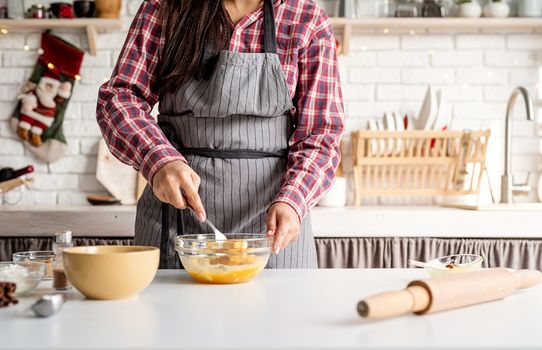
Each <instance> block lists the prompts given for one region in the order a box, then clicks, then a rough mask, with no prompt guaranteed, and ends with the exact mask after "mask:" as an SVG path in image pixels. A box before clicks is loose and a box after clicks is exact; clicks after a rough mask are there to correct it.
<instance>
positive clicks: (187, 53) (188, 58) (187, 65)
mask: <svg viewBox="0 0 542 350" xmlns="http://www.w3.org/2000/svg"><path fill="white" fill-rule="evenodd" d="M161 21H162V31H163V32H164V37H165V46H164V49H163V52H162V57H161V60H160V71H159V73H160V81H159V85H160V90H161V91H172V90H174V89H175V87H178V86H179V83H182V82H184V81H186V80H187V79H188V78H189V77H192V76H194V75H195V74H197V72H198V69H199V66H200V63H201V60H202V57H203V55H204V52H205V48H206V45H208V44H210V45H212V47H215V48H217V49H220V48H221V47H222V46H223V45H224V43H225V42H229V39H230V35H231V26H230V20H229V17H228V14H227V12H226V9H225V8H224V5H223V2H222V0H162V1H161Z"/></svg>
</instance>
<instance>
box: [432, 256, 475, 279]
mask: <svg viewBox="0 0 542 350" xmlns="http://www.w3.org/2000/svg"><path fill="white" fill-rule="evenodd" d="M483 261H484V258H482V257H481V256H480V255H475V254H456V255H447V256H443V257H440V258H436V259H433V260H430V261H428V262H427V264H428V265H430V266H433V267H434V268H435V269H427V271H428V272H429V274H430V275H431V276H432V277H437V276H442V275H446V274H449V273H461V272H469V271H476V270H479V269H481V268H482V262H483Z"/></svg>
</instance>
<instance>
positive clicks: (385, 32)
mask: <svg viewBox="0 0 542 350" xmlns="http://www.w3.org/2000/svg"><path fill="white" fill-rule="evenodd" d="M382 32H383V33H384V34H388V33H389V32H390V30H389V29H388V28H384V30H383V31H382Z"/></svg>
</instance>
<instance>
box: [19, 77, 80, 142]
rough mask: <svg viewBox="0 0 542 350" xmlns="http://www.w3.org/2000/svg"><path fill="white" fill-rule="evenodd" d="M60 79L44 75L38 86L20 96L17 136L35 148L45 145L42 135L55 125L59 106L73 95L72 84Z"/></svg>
mask: <svg viewBox="0 0 542 350" xmlns="http://www.w3.org/2000/svg"><path fill="white" fill-rule="evenodd" d="M59 79H60V77H59V76H55V74H54V73H49V74H44V75H43V76H42V77H41V78H40V81H39V82H38V85H37V86H35V87H32V86H31V87H30V88H29V90H28V91H27V92H26V93H25V94H23V95H21V96H19V99H20V100H21V110H20V117H19V124H18V126H17V135H19V137H20V138H21V139H23V140H25V141H29V142H30V144H31V145H32V146H34V147H39V146H41V145H42V144H43V140H42V137H41V135H42V134H43V132H44V131H45V130H47V128H49V127H50V126H51V125H52V124H53V122H54V120H55V114H56V111H57V106H58V105H60V104H62V103H63V102H64V101H65V100H66V99H68V98H69V97H70V95H71V91H72V84H71V83H70V82H69V81H65V82H60V80H59Z"/></svg>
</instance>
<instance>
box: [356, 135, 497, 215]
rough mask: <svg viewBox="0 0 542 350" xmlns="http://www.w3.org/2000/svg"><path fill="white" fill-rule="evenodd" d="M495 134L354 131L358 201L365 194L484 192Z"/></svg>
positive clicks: (459, 193)
mask: <svg viewBox="0 0 542 350" xmlns="http://www.w3.org/2000/svg"><path fill="white" fill-rule="evenodd" d="M490 134H491V132H490V130H485V131H423V130H415V131H368V130H360V131H355V132H353V133H352V134H351V147H352V160H353V166H354V168H353V170H354V183H355V197H354V205H356V206H359V205H361V198H362V197H363V196H389V195H416V196H419V195H462V194H479V191H480V182H481V178H482V175H483V172H484V171H485V159H486V151H487V145H488V140H489V136H490Z"/></svg>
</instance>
